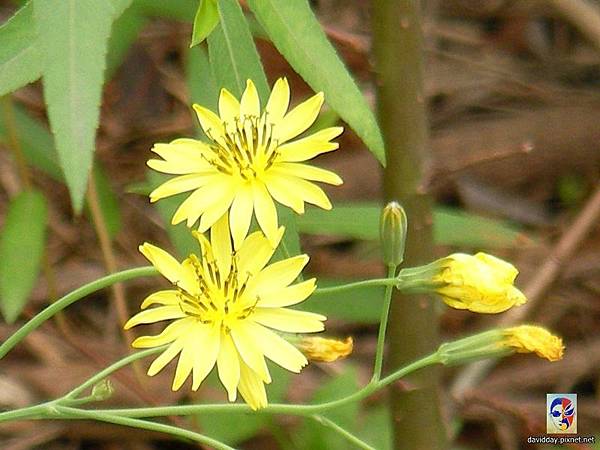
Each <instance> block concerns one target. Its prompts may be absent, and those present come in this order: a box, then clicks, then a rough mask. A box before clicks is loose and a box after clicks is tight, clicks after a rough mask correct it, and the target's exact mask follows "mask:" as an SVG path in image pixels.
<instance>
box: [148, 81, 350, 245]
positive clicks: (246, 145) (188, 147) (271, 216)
mask: <svg viewBox="0 0 600 450" xmlns="http://www.w3.org/2000/svg"><path fill="white" fill-rule="evenodd" d="M289 100H290V89H289V86H288V83H287V80H286V79H285V78H280V79H279V80H277V82H276V83H275V85H274V86H273V92H272V93H271V96H270V97H269V100H268V102H267V104H266V106H265V107H264V110H263V112H262V113H261V107H260V100H259V98H258V93H257V91H256V87H255V86H254V83H253V82H252V81H251V80H248V82H247V85H246V90H245V91H244V93H243V94H242V97H241V100H240V101H239V102H238V100H237V99H236V98H235V97H234V96H233V95H232V94H231V93H230V92H229V91H227V90H226V89H222V90H221V95H220V97H219V115H216V114H215V113H213V112H212V111H210V110H208V109H206V108H204V107H202V106H200V105H194V110H195V111H196V114H197V116H198V119H199V121H200V125H201V126H202V129H203V130H204V133H205V134H206V136H207V137H208V140H209V142H208V143H204V142H201V141H196V140H193V139H177V140H175V141H173V142H171V143H169V144H155V145H154V147H153V148H152V151H153V152H155V153H156V154H158V155H159V156H160V157H161V158H163V159H151V160H149V161H148V166H150V167H151V168H153V169H154V170H157V171H159V172H164V173H168V174H173V175H179V176H177V177H175V178H173V179H171V180H169V181H167V182H166V183H164V184H162V185H161V186H159V187H158V188H156V189H155V190H154V191H153V192H152V193H151V194H150V201H152V202H155V201H157V200H159V199H161V198H164V197H169V196H171V195H175V194H179V193H181V192H187V191H194V192H193V193H192V194H191V195H190V196H189V197H188V198H187V199H186V200H184V201H183V203H181V205H180V206H179V208H178V209H177V211H176V212H175V214H174V216H173V219H172V222H173V224H177V223H179V222H182V221H184V220H185V221H187V225H188V226H189V227H191V226H192V225H193V224H194V223H196V221H197V220H198V219H200V225H199V228H198V231H200V232H205V231H206V230H208V229H209V228H210V227H211V226H212V225H213V224H214V223H215V222H216V221H217V220H219V219H220V218H221V217H222V216H223V215H224V214H226V213H227V212H228V213H229V220H230V226H231V234H232V236H233V241H234V247H235V248H236V249H238V248H239V247H240V245H241V243H242V241H243V239H244V237H245V236H246V235H247V234H248V229H249V227H250V221H251V219H252V214H253V212H254V215H255V216H256V220H257V222H258V224H259V226H260V228H261V229H262V230H263V232H264V233H265V235H266V236H267V238H268V239H269V241H270V242H271V243H274V242H275V240H276V237H277V228H278V221H277V211H276V209H275V203H274V201H273V200H275V201H277V202H279V203H281V204H283V205H285V206H288V207H289V208H292V209H293V210H294V211H295V212H297V213H298V214H302V213H303V212H304V202H308V203H311V204H313V205H317V206H319V207H321V208H324V209H331V203H330V201H329V199H328V198H327V196H326V195H325V193H324V192H323V190H322V189H321V188H319V187H318V186H316V185H315V184H313V183H311V181H320V182H324V183H329V184H333V185H339V184H341V183H342V179H341V178H340V177H339V176H337V175H336V174H335V173H333V172H330V171H327V170H324V169H320V168H317V167H312V166H310V165H307V164H301V162H302V161H306V160H309V159H311V158H313V157H315V156H317V155H319V154H321V153H325V152H329V151H332V150H335V149H337V148H338V146H339V145H338V144H337V143H335V142H331V140H332V139H334V138H336V137H337V136H339V135H340V134H341V133H342V131H343V128H341V127H331V128H325V129H323V130H321V131H318V132H317V133H314V134H312V135H309V136H306V137H304V138H302V139H297V140H293V141H292V139H294V138H296V137H297V136H298V135H300V134H302V133H303V132H304V131H306V130H307V129H308V127H309V126H310V125H311V124H312V123H313V122H314V121H315V119H316V118H317V115H318V114H319V110H320V109H321V105H322V104H323V93H318V94H316V95H315V96H313V97H311V98H309V99H308V100H306V101H305V102H303V103H301V104H300V105H298V106H296V107H295V108H294V109H292V110H291V111H290V112H288V113H287V114H286V111H287V109H288V106H289Z"/></svg>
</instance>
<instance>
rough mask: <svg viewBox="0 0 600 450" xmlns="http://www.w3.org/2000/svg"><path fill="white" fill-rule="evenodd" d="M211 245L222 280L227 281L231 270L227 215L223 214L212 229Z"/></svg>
mask: <svg viewBox="0 0 600 450" xmlns="http://www.w3.org/2000/svg"><path fill="white" fill-rule="evenodd" d="M210 243H211V246H212V251H213V255H214V257H215V261H216V263H217V267H218V268H219V273H220V275H221V279H225V278H227V277H228V276H229V269H230V268H231V237H230V234H229V220H228V217H227V214H223V216H222V217H221V218H220V219H219V220H217V222H216V223H215V224H214V225H213V226H212V228H211V229H210Z"/></svg>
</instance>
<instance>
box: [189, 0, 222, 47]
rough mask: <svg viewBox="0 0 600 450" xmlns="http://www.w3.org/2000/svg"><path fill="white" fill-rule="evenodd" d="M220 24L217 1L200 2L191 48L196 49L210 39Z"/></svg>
mask: <svg viewBox="0 0 600 450" xmlns="http://www.w3.org/2000/svg"><path fill="white" fill-rule="evenodd" d="M218 23H219V11H218V8H217V0H200V4H199V5H198V10H197V11H196V16H195V17H194V29H193V31H192V41H191V43H190V47H194V46H195V45H198V44H199V43H200V42H202V41H203V40H204V39H206V38H207V37H208V35H209V34H210V33H212V31H213V30H214V29H215V27H216V26H217V24H218Z"/></svg>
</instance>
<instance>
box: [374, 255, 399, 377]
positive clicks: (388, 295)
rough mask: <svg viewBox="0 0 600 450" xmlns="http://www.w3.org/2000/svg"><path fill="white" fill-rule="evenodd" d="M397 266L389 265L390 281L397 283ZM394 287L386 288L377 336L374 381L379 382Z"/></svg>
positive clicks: (389, 285)
mask: <svg viewBox="0 0 600 450" xmlns="http://www.w3.org/2000/svg"><path fill="white" fill-rule="evenodd" d="M396 268H397V266H396V265H395V264H390V265H388V274H387V275H388V279H393V280H394V281H395V282H396V283H397V282H398V281H397V280H396V278H394V275H396ZM393 290H394V285H392V284H388V285H386V287H385V295H384V301H383V309H382V310H381V319H380V321H379V334H378V335H377V350H376V351H375V366H374V368H373V381H379V379H380V378H381V371H382V370H383V354H384V352H385V332H386V330H387V324H388V319H389V317H388V316H389V314H390V304H391V301H392V291H393Z"/></svg>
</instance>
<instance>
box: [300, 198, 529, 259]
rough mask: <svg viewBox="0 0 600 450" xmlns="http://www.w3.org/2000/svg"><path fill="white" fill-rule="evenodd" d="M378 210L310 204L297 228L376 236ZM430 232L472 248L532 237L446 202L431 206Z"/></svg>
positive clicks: (513, 243)
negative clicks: (432, 207)
mask: <svg viewBox="0 0 600 450" xmlns="http://www.w3.org/2000/svg"><path fill="white" fill-rule="evenodd" d="M380 213H381V206H379V205H378V204H377V203H375V202H363V203H358V202H357V203H345V204H344V203H342V204H337V205H336V206H335V208H333V210H331V211H323V210H321V209H317V208H310V209H307V211H306V213H305V214H304V215H303V216H299V217H298V229H299V231H300V232H301V233H307V234H325V235H335V236H342V237H346V238H351V239H363V240H378V239H379V215H380ZM408 220H409V223H410V217H409V218H408ZM433 236H434V240H435V242H436V243H437V244H439V245H452V246H456V247H473V248H514V247H519V246H521V245H523V243H525V242H528V241H530V240H531V239H530V238H529V237H527V236H526V235H525V234H524V233H523V232H522V231H520V229H519V227H517V226H516V225H513V224H511V223H509V222H506V221H502V220H495V219H489V218H486V217H481V216H478V215H476V214H472V213H468V212H465V211H462V210H460V209H456V208H449V207H445V206H436V207H435V208H434V212H433Z"/></svg>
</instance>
